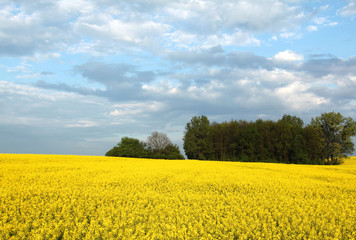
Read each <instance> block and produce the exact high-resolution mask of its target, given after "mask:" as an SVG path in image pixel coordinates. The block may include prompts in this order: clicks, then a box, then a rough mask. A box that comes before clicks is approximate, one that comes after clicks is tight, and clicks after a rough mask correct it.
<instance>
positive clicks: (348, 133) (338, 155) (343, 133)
mask: <svg viewBox="0 0 356 240" xmlns="http://www.w3.org/2000/svg"><path fill="white" fill-rule="evenodd" d="M311 125H312V126H313V127H315V128H316V129H317V130H318V131H319V132H320V134H321V136H322V140H323V141H322V146H323V152H322V158H323V159H324V160H325V164H332V165H334V164H340V163H342V158H345V157H348V156H349V155H350V154H352V152H353V151H354V144H353V142H352V140H351V137H353V136H355V135H356V122H355V121H354V120H353V119H352V118H350V117H343V116H342V115H341V114H340V113H335V112H329V113H323V114H321V116H320V117H316V118H315V119H312V122H311Z"/></svg>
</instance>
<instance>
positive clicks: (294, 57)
mask: <svg viewBox="0 0 356 240" xmlns="http://www.w3.org/2000/svg"><path fill="white" fill-rule="evenodd" d="M273 59H275V60H276V61H286V62H290V61H292V62H295V61H301V60H303V59H304V58H303V56H302V55H299V54H297V53H295V52H293V51H291V50H285V51H283V52H279V53H277V54H276V55H274V57H273Z"/></svg>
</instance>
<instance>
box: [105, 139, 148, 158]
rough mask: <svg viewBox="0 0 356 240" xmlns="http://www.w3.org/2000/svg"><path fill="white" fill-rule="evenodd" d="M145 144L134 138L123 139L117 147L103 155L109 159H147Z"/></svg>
mask: <svg viewBox="0 0 356 240" xmlns="http://www.w3.org/2000/svg"><path fill="white" fill-rule="evenodd" d="M145 146H146V144H145V143H144V142H141V141H140V140H138V139H136V138H129V137H123V138H122V139H121V141H120V142H119V143H118V144H117V146H115V147H113V148H112V149H111V150H109V151H108V152H107V153H106V154H105V155H106V156H111V157H139V158H142V157H147V152H146V150H145Z"/></svg>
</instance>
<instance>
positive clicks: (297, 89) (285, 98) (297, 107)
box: [275, 82, 327, 112]
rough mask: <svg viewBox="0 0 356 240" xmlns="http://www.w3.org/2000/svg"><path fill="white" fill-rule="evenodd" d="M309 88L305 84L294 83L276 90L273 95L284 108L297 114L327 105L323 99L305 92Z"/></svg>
mask: <svg viewBox="0 0 356 240" xmlns="http://www.w3.org/2000/svg"><path fill="white" fill-rule="evenodd" d="M309 88H310V86H309V85H307V84H303V83H301V82H294V83H291V84H289V85H287V86H284V87H281V88H277V89H276V90H275V94H276V96H277V97H278V98H279V99H280V101H281V102H282V103H283V104H285V105H286V107H288V108H291V109H293V110H294V111H298V112H301V111H308V110H310V109H315V108H318V106H319V105H321V104H326V103H327V100H326V99H325V98H323V97H319V96H317V95H315V94H314V93H311V92H308V91H307V90H308V89H309Z"/></svg>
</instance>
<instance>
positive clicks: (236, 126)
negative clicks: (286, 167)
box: [183, 112, 356, 164]
mask: <svg viewBox="0 0 356 240" xmlns="http://www.w3.org/2000/svg"><path fill="white" fill-rule="evenodd" d="M355 135H356V124H355V121H353V120H352V118H344V117H342V116H341V114H340V113H337V114H336V113H334V112H331V113H324V114H322V115H321V116H320V117H317V118H316V119H312V123H311V124H310V125H306V126H305V125H304V122H303V120H302V119H300V118H298V117H296V116H291V115H284V116H283V117H282V119H281V120H279V121H277V122H274V121H270V120H268V121H263V120H261V119H259V120H257V121H256V122H246V121H242V120H240V121H234V120H232V121H230V122H222V123H216V122H213V123H212V124H210V123H209V120H208V118H207V117H206V116H200V117H193V118H192V119H191V121H190V122H189V123H187V126H186V131H185V133H184V138H183V140H184V150H185V153H186V155H187V157H188V158H189V159H210V160H219V161H243V162H255V161H259V162H281V163H295V164H340V163H341V160H342V158H344V157H347V156H348V155H350V154H352V152H353V151H354V145H353V143H352V141H351V137H352V136H355Z"/></svg>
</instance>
